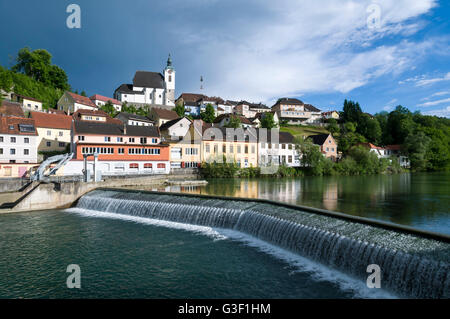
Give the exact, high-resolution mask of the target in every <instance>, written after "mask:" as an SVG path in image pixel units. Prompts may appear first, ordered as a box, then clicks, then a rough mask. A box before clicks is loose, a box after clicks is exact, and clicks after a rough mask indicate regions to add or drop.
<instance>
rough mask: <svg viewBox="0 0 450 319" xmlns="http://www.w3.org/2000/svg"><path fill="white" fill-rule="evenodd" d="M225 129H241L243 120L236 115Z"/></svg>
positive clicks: (231, 117) (232, 116)
mask: <svg viewBox="0 0 450 319" xmlns="http://www.w3.org/2000/svg"><path fill="white" fill-rule="evenodd" d="M225 127H229V128H240V127H241V119H240V118H239V117H238V116H236V115H231V116H230V120H229V121H228V123H227V124H226V125H225Z"/></svg>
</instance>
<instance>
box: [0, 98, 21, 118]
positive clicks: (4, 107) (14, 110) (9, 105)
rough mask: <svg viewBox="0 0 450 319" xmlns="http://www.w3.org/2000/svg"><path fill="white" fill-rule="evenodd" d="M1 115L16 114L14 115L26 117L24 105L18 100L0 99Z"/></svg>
mask: <svg viewBox="0 0 450 319" xmlns="http://www.w3.org/2000/svg"><path fill="white" fill-rule="evenodd" d="M0 102H1V104H0V115H2V116H14V117H25V113H24V112H23V109H22V106H21V105H20V104H19V103H17V102H11V101H6V100H3V101H0Z"/></svg>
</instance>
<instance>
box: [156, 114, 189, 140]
mask: <svg viewBox="0 0 450 319" xmlns="http://www.w3.org/2000/svg"><path fill="white" fill-rule="evenodd" d="M191 124H192V122H191V120H190V119H188V118H187V117H180V118H177V119H174V120H171V121H168V122H165V123H164V124H162V125H161V126H160V127H159V130H160V132H161V137H162V138H163V139H164V141H170V140H171V141H179V140H180V139H182V138H183V137H184V136H186V134H187V132H188V131H189V128H190V126H191Z"/></svg>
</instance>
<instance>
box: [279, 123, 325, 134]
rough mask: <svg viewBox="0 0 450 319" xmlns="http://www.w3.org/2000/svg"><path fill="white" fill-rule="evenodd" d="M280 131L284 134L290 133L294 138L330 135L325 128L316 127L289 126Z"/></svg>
mask: <svg viewBox="0 0 450 319" xmlns="http://www.w3.org/2000/svg"><path fill="white" fill-rule="evenodd" d="M280 130H281V131H282V132H289V133H291V134H292V135H294V137H297V136H310V135H317V134H324V133H329V132H328V131H327V130H326V129H325V128H323V127H316V126H297V125H288V126H283V127H281V128H280Z"/></svg>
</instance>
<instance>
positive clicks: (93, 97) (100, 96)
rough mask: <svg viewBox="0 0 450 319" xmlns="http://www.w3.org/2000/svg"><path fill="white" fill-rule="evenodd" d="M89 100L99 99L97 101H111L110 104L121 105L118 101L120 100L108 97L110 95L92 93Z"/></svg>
mask: <svg viewBox="0 0 450 319" xmlns="http://www.w3.org/2000/svg"><path fill="white" fill-rule="evenodd" d="M90 99H91V101H95V100H99V101H103V102H105V103H106V102H108V101H111V103H112V104H117V105H122V103H120V101H118V100H116V99H113V98H110V97H106V96H103V95H99V94H94V95H92V96H91V97H90Z"/></svg>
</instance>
